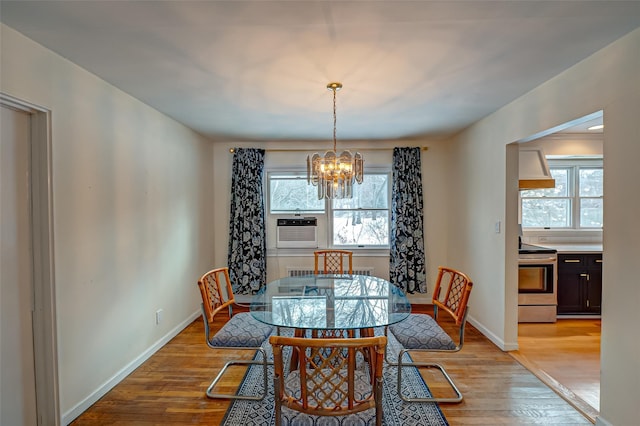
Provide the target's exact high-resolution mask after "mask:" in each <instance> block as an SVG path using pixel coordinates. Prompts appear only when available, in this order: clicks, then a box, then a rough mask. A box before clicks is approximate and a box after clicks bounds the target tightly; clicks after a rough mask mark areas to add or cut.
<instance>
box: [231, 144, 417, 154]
mask: <svg viewBox="0 0 640 426" xmlns="http://www.w3.org/2000/svg"><path fill="white" fill-rule="evenodd" d="M409 148H420V151H426V150H428V149H429V147H428V146H415V147H409ZM360 149H361V150H362V151H392V150H393V148H360ZM312 151H313V149H298V148H293V149H265V152H312ZM353 151H357V150H356V149H354V150H353ZM229 152H230V153H231V154H233V153H234V152H236V149H235V148H229Z"/></svg>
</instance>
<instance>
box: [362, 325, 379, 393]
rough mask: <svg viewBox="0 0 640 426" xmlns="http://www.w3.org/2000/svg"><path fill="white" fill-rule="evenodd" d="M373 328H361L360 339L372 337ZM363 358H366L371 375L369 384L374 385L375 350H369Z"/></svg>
mask: <svg viewBox="0 0 640 426" xmlns="http://www.w3.org/2000/svg"><path fill="white" fill-rule="evenodd" d="M374 336H375V334H374V331H373V328H361V329H360V337H374ZM364 356H365V358H368V359H367V361H368V362H369V373H370V374H371V384H374V383H375V378H376V365H375V362H376V350H375V349H374V348H369V350H368V353H365V354H364Z"/></svg>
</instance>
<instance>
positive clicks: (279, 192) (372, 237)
mask: <svg viewBox="0 0 640 426" xmlns="http://www.w3.org/2000/svg"><path fill="white" fill-rule="evenodd" d="M390 179H391V174H390V173H389V172H387V171H380V172H370V173H366V174H365V175H364V180H363V182H362V184H361V185H358V184H355V185H354V186H353V198H351V199H342V200H324V199H323V200H318V195H317V191H318V190H317V188H316V187H315V186H312V185H308V184H307V179H306V175H303V174H302V173H295V172H276V171H274V172H269V173H267V180H268V188H269V194H268V199H269V213H270V214H271V215H283V216H291V215H294V214H313V215H315V216H318V215H324V216H325V219H326V220H325V221H320V222H325V223H327V227H326V228H327V229H326V232H327V241H328V243H329V244H330V245H331V246H333V247H365V246H366V247H388V246H389V220H390V212H389V204H390V201H389V200H390V193H389V191H390V185H389V182H390ZM318 232H321V230H320V229H318Z"/></svg>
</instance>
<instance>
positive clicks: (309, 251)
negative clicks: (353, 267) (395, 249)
mask: <svg viewBox="0 0 640 426" xmlns="http://www.w3.org/2000/svg"><path fill="white" fill-rule="evenodd" d="M335 248H340V249H344V250H351V251H353V256H354V257H389V248H388V247H384V248H371V247H369V248H367V247H354V248H349V247H345V248H342V247H335ZM316 250H322V248H280V249H279V248H268V249H267V257H308V256H313V252H314V251H316Z"/></svg>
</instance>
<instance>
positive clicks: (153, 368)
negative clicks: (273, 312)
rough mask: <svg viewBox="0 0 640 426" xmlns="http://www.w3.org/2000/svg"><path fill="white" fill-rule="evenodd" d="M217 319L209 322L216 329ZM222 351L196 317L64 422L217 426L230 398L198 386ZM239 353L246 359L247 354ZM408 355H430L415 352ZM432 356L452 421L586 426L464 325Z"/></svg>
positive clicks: (234, 379) (434, 386) (431, 381)
mask: <svg viewBox="0 0 640 426" xmlns="http://www.w3.org/2000/svg"><path fill="white" fill-rule="evenodd" d="M429 312H430V311H429ZM222 320H223V318H220V320H219V321H220V323H216V324H215V325H216V326H217V327H219V326H220V325H221V324H222ZM443 327H444V328H445V329H447V330H449V331H451V332H453V331H454V330H455V325H454V324H452V323H448V322H444V323H443ZM228 356H229V351H225V352H222V351H216V350H212V349H209V348H208V347H207V345H206V344H205V342H204V330H203V325H202V321H201V320H200V319H198V320H196V321H194V322H193V323H192V324H190V325H189V326H188V327H187V328H185V330H184V331H182V332H181V333H180V334H179V335H178V336H176V337H175V338H174V339H173V340H171V341H170V342H169V343H168V344H167V345H165V346H164V347H163V348H162V349H160V350H159V351H158V352H156V353H155V354H154V355H153V356H152V357H151V358H150V359H149V360H148V361H146V362H145V363H144V364H143V365H142V366H140V367H139V368H138V369H137V370H135V371H134V372H133V373H131V374H130V375H129V376H128V377H127V378H125V379H124V380H123V381H122V382H121V383H120V384H118V385H117V386H116V387H114V388H113V389H112V390H111V391H110V392H109V393H107V394H106V395H105V396H104V397H103V398H102V399H100V400H99V401H98V402H96V403H95V404H94V405H93V406H91V407H90V408H89V409H88V410H87V411H85V412H84V413H83V414H82V415H80V416H79V417H78V418H77V419H76V420H75V421H73V422H72V423H71V424H72V425H73V426H82V425H105V424H109V425H160V424H162V425H186V424H200V425H204V424H207V425H217V424H219V423H220V422H221V420H222V418H223V417H224V414H225V412H226V410H227V407H228V405H229V403H228V401H226V400H209V399H207V398H206V397H205V395H204V392H205V390H206V388H207V386H208V385H209V383H210V382H211V380H212V379H213V377H214V376H215V374H217V371H218V370H219V369H220V368H221V367H222V365H223V364H224V362H225V360H226V358H227V357H228ZM234 356H239V354H234ZM243 356H244V357H245V358H249V357H251V356H252V354H251V353H246V354H244V355H243ZM432 357H433V356H432ZM414 358H415V359H416V360H417V359H427V358H429V357H428V356H427V355H425V354H416V355H415V356H414ZM437 359H438V360H439V362H440V363H441V364H443V365H444V366H445V367H446V368H447V370H448V371H449V374H450V375H451V376H452V378H453V380H454V381H456V384H457V385H458V387H459V388H460V390H461V391H462V393H463V395H464V401H463V402H462V403H460V404H440V407H441V409H442V411H443V413H444V415H445V416H446V418H447V420H448V421H449V423H450V424H451V425H452V426H455V425H525V424H527V425H531V424H544V425H563V426H568V425H590V424H591V423H590V422H589V420H587V419H586V418H585V417H584V416H583V415H581V414H580V412H578V411H577V410H576V409H574V408H573V407H572V406H571V405H570V404H569V403H567V402H566V401H565V400H564V399H562V398H561V397H559V396H558V395H557V394H556V393H555V392H553V391H552V390H551V389H550V388H549V387H547V386H546V385H545V384H543V383H542V382H541V381H540V380H539V379H538V378H537V377H536V376H534V375H533V374H532V373H530V372H529V371H528V370H527V369H526V368H524V367H523V366H522V365H520V363H518V362H517V361H516V360H515V359H514V358H513V357H511V356H510V355H509V354H507V353H505V352H502V351H501V350H499V349H498V348H497V347H496V346H495V345H493V343H491V342H490V341H489V340H488V339H487V338H486V337H484V336H483V335H482V334H481V333H479V332H478V331H477V330H476V329H475V328H473V327H472V326H471V325H469V324H468V325H467V336H466V340H465V345H464V347H463V349H462V350H461V351H460V352H458V353H457V354H449V355H447V356H438V357H437ZM425 374H429V372H427V373H425ZM242 375H243V371H242V370H241V369H240V368H238V369H237V370H233V372H232V374H231V375H230V376H229V379H228V380H226V381H223V388H219V389H218V390H220V391H230V392H233V390H234V388H235V386H236V385H237V384H238V383H239V382H240V380H241V378H242ZM438 379H439V378H438ZM427 383H428V385H429V387H430V389H431V390H432V391H433V392H434V393H435V394H442V393H443V392H445V390H444V389H443V386H441V383H442V380H441V379H440V380H439V381H438V380H436V378H434V377H431V375H430V374H429V376H428V378H427ZM407 426H412V425H410V424H407Z"/></svg>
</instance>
